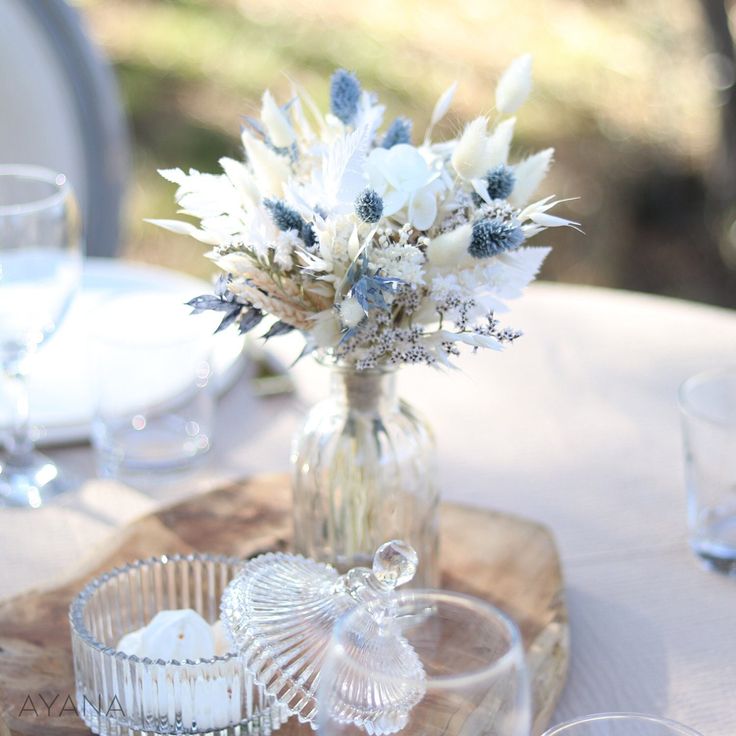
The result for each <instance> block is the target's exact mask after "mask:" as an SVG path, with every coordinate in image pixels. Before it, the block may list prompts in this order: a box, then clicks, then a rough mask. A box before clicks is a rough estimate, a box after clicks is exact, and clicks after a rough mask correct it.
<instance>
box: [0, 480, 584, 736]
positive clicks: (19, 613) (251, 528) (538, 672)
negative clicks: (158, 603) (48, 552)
mask: <svg viewBox="0 0 736 736" xmlns="http://www.w3.org/2000/svg"><path fill="white" fill-rule="evenodd" d="M441 518H442V526H441V534H442V540H441V545H442V547H441V559H442V585H443V587H445V588H449V589H452V590H458V591H462V592H465V593H470V594H472V595H475V596H478V597H480V598H485V599H486V600H489V601H491V602H492V603H494V604H495V605H497V606H498V607H499V608H501V609H503V610H504V611H506V612H507V613H508V614H509V615H511V616H512V617H513V618H514V619H515V620H516V622H517V623H518V624H519V627H520V628H521V632H522V634H523V638H524V644H525V647H526V651H527V655H528V663H529V668H530V672H531V679H532V688H533V696H534V729H533V733H534V734H539V733H541V732H542V731H543V730H544V727H545V726H546V725H547V724H548V721H549V719H550V717H551V715H552V711H553V709H554V706H555V704H556V702H557V700H558V698H559V696H560V693H561V691H562V688H563V685H564V681H565V674H566V671H567V663H568V655H569V641H568V626H567V611H566V609H565V602H564V596H563V584H562V575H561V572H560V563H559V558H558V555H557V550H556V548H555V543H554V540H553V538H552V535H551V534H550V532H549V531H548V530H547V529H546V528H545V527H543V526H541V525H540V524H535V523H533V522H530V521H527V520H525V519H521V518H519V517H515V516H507V515H504V514H498V513H493V512H489V511H481V510H479V509H476V508H469V507H464V506H458V505H454V504H445V505H444V506H443V509H442V517H441ZM290 536H291V505H290V492H289V488H288V480H287V479H286V478H285V477H284V476H282V475H270V476H259V477H256V478H253V479H251V480H248V481H245V482H243V483H238V484H236V485H233V486H230V487H228V488H223V489H220V490H216V491H213V492H211V493H208V494H206V495H203V496H198V497H195V498H193V499H191V500H188V501H185V502H184V503H180V504H178V505H175V506H171V507H169V508H166V509H164V510H162V511H160V512H158V513H156V514H152V515H150V516H146V517H143V518H141V519H139V520H138V521H136V522H135V523H133V524H132V525H131V526H129V527H128V528H126V529H124V530H122V532H121V533H120V534H119V536H118V537H117V538H116V539H115V540H114V541H113V542H112V544H111V545H110V546H108V547H107V548H106V550H104V551H101V552H100V554H99V556H98V559H99V564H98V565H96V566H95V567H94V569H86V570H84V571H82V572H80V573H79V574H75V575H74V577H73V579H71V580H69V581H68V582H66V583H64V584H63V585H61V586H60V587H58V588H54V589H53V590H45V591H32V592H29V593H25V594H23V595H20V596H17V597H15V598H12V599H10V600H7V601H4V602H0V736H21V735H22V736H82V734H88V733H89V731H88V730H87V729H86V727H85V726H84V724H83V723H82V721H81V720H80V719H79V718H78V717H77V716H76V715H75V714H74V712H73V710H72V705H71V703H72V701H73V700H74V678H73V673H72V658H71V652H70V639H69V625H68V623H67V610H68V607H69V603H70V601H71V600H72V598H73V597H74V596H75V595H76V593H77V592H78V591H79V590H80V589H81V588H82V587H83V586H84V584H85V583H86V582H87V581H89V580H90V578H91V577H93V576H95V575H98V574H99V573H101V572H103V571H105V570H108V569H110V568H111V567H115V566H118V565H122V564H124V563H126V562H131V561H133V560H135V559H139V558H143V557H149V556H152V555H161V554H173V553H177V552H179V553H186V552H192V551H200V552H212V553H216V554H227V555H238V556H242V557H244V558H245V557H252V556H253V555H256V554H260V553H261V552H265V551H268V550H276V549H279V550H283V549H287V548H288V546H289V540H290ZM28 696H30V697H31V702H32V704H33V706H34V707H35V709H36V711H37V715H36V714H35V713H34V712H33V710H32V709H31V707H30V705H29V702H28V701H27V698H28ZM55 696H58V697H57V699H56V701H54V704H53V705H52V707H51V708H50V711H48V710H47V708H46V707H45V706H44V704H43V701H42V700H41V698H42V697H43V698H44V700H45V701H46V703H51V702H52V701H53V699H54V697H55ZM67 696H69V698H70V700H69V701H67V702H66V706H65V701H66V698H67ZM21 711H23V712H21ZM62 711H63V712H62ZM280 733H283V734H284V736H295V735H296V734H298V733H299V734H302V733H303V734H308V733H310V730H309V728H308V727H305V726H299V725H298V724H297V723H296V722H295V719H292V720H291V721H289V723H288V724H287V725H286V726H285V727H283V728H282V729H281V731H280Z"/></svg>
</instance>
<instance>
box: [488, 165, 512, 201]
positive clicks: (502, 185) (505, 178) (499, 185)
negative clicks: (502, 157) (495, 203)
mask: <svg viewBox="0 0 736 736" xmlns="http://www.w3.org/2000/svg"><path fill="white" fill-rule="evenodd" d="M486 181H487V182H488V196H489V197H490V198H491V199H508V196H509V195H510V194H511V192H512V191H513V189H514V184H516V176H514V172H513V171H512V170H511V169H510V168H509V167H508V166H504V165H503V164H501V165H500V166H497V167H496V168H495V169H491V170H490V171H489V172H488V173H487V174H486Z"/></svg>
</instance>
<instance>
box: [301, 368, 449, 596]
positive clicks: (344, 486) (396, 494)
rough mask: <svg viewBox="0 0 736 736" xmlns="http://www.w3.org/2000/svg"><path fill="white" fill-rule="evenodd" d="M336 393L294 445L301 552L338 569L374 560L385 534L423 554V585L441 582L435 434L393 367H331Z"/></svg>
mask: <svg viewBox="0 0 736 736" xmlns="http://www.w3.org/2000/svg"><path fill="white" fill-rule="evenodd" d="M322 362H323V364H324V365H326V367H327V368H328V369H329V370H330V371H331V375H330V379H331V382H330V396H329V398H327V399H325V400H324V401H321V402H320V403H318V404H317V405H315V406H314V407H313V408H312V409H311V410H310V411H309V413H308V414H307V417H306V420H305V422H304V425H303V427H302V428H301V430H300V431H299V432H298V433H297V434H296V436H295V437H294V441H293V445H292V464H293V475H292V490H293V494H294V545H295V548H296V551H297V552H299V553H301V554H303V555H305V556H306V557H312V558H313V559H316V560H319V561H320V562H329V563H331V564H333V565H334V566H335V567H337V569H338V570H339V571H340V572H346V571H347V570H349V569H350V568H352V567H355V566H356V565H370V562H371V560H372V558H373V553H374V551H375V550H376V548H377V547H378V546H379V545H380V544H382V543H383V542H384V541H385V540H386V539H403V540H404V541H406V542H408V543H409V544H411V545H412V547H414V549H415V550H416V551H417V554H418V555H419V560H420V564H419V569H418V571H417V575H416V579H415V580H416V584H417V587H433V586H435V585H437V584H438V583H439V565H438V521H437V509H438V503H439V491H438V486H437V473H436V465H435V462H436V449H435V444H434V438H433V436H432V432H431V430H430V428H429V426H428V424H427V423H426V422H425V421H424V419H423V418H422V416H421V415H420V414H419V413H418V412H417V411H416V410H415V409H414V408H412V407H411V406H410V405H409V404H407V403H406V402H405V401H402V400H401V399H399V397H398V395H397V392H396V374H397V371H396V370H395V369H386V368H383V369H381V368H376V369H373V370H364V371H358V370H356V369H355V368H353V367H350V366H344V365H340V364H329V363H327V362H326V361H322Z"/></svg>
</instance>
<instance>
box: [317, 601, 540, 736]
mask: <svg viewBox="0 0 736 736" xmlns="http://www.w3.org/2000/svg"><path fill="white" fill-rule="evenodd" d="M318 690H319V702H318V715H317V721H318V732H319V733H320V734H322V736H348V735H350V736H352V735H353V734H355V735H356V736H357V734H365V733H366V732H368V733H371V734H388V733H400V734H405V736H420V735H421V736H439V735H440V734H442V735H443V736H461V734H462V736H465V735H467V736H529V729H530V694H529V684H528V677H527V670H526V666H525V662H524V650H523V646H522V642H521V635H520V634H519V630H518V629H517V627H516V625H515V624H514V623H513V622H512V621H511V620H510V619H509V618H508V617H507V616H506V615H505V614H503V613H502V612H501V611H499V610H498V609H496V608H494V607H493V606H491V605H490V604H488V603H486V602H485V601H481V600H478V599H476V598H472V597H470V596H466V595H462V594H460V593H452V592H449V591H441V590H407V591H402V592H400V593H396V594H395V598H394V599H393V601H392V602H391V603H390V605H389V607H388V608H387V607H386V602H385V601H382V600H378V601H375V600H374V601H372V602H371V603H367V604H363V605H361V606H358V607H357V608H356V609H355V610H353V611H352V612H350V613H349V614H347V615H346V616H345V617H343V618H342V619H341V620H340V621H339V622H338V624H337V626H336V627H335V631H334V634H333V637H332V643H331V645H330V650H329V652H328V654H327V657H326V661H325V665H324V667H323V670H322V673H321V679H320V684H319V689H318ZM387 703H390V706H387ZM356 723H358V724H360V725H354V724H356Z"/></svg>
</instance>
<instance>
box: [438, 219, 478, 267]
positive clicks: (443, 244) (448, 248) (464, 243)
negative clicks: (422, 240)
mask: <svg viewBox="0 0 736 736" xmlns="http://www.w3.org/2000/svg"><path fill="white" fill-rule="evenodd" d="M472 234H473V228H472V226H471V224H470V223H469V222H466V223H465V224H464V225H461V226H460V227H458V228H456V229H455V230H451V231H450V232H447V233H442V234H441V235H438V236H437V237H436V238H432V240H431V241H430V242H429V245H428V246H427V260H428V262H429V265H430V266H434V267H436V268H445V267H453V266H456V265H457V264H458V263H460V261H462V260H464V258H465V257H466V256H467V255H468V248H469V247H470V239H471V237H472Z"/></svg>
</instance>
